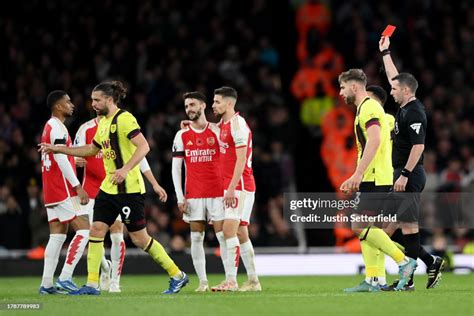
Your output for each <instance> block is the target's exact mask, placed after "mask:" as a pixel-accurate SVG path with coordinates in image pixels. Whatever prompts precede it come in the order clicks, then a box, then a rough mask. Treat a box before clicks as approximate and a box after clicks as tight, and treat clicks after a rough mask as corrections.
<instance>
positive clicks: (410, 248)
mask: <svg viewBox="0 0 474 316" xmlns="http://www.w3.org/2000/svg"><path fill="white" fill-rule="evenodd" d="M403 239H404V240H405V243H404V246H405V254H406V255H407V256H408V257H410V258H412V259H415V260H416V259H418V257H419V255H420V233H419V232H418V233H416V234H409V235H403Z"/></svg>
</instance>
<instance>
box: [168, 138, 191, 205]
mask: <svg viewBox="0 0 474 316" xmlns="http://www.w3.org/2000/svg"><path fill="white" fill-rule="evenodd" d="M186 130H187V129H186ZM186 130H179V131H178V132H177V133H176V136H175V137H174V141H173V148H172V154H173V162H172V165H171V175H172V177H173V185H174V191H175V193H176V198H177V200H178V203H184V193H183V181H182V180H181V177H182V171H183V160H184V144H183V137H182V135H183V132H185V131H186Z"/></svg>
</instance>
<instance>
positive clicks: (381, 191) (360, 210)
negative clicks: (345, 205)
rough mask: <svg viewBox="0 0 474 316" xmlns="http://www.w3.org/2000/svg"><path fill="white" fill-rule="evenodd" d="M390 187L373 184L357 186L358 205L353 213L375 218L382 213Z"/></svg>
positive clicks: (365, 183)
mask: <svg viewBox="0 0 474 316" xmlns="http://www.w3.org/2000/svg"><path fill="white" fill-rule="evenodd" d="M391 189H392V186H391V185H375V182H362V183H361V184H360V186H359V192H358V193H357V195H358V196H359V201H358V202H359V203H358V204H357V209H356V210H355V211H354V213H357V214H366V215H370V216H376V215H379V214H381V213H382V211H383V208H384V204H385V199H386V198H387V194H388V192H390V190H391Z"/></svg>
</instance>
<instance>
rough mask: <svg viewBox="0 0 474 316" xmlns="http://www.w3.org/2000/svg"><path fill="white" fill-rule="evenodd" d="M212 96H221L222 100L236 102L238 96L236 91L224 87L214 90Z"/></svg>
mask: <svg viewBox="0 0 474 316" xmlns="http://www.w3.org/2000/svg"><path fill="white" fill-rule="evenodd" d="M214 94H216V95H221V96H223V97H224V98H225V97H230V98H234V99H236V100H237V96H238V95H237V91H236V90H235V89H234V88H232V87H226V86H224V87H220V88H218V89H216V90H214Z"/></svg>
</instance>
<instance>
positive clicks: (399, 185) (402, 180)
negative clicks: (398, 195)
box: [393, 176, 408, 192]
mask: <svg viewBox="0 0 474 316" xmlns="http://www.w3.org/2000/svg"><path fill="white" fill-rule="evenodd" d="M407 182H408V178H407V177H405V176H400V177H398V179H397V181H395V184H394V185H393V191H395V192H405V188H406V186H407Z"/></svg>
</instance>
